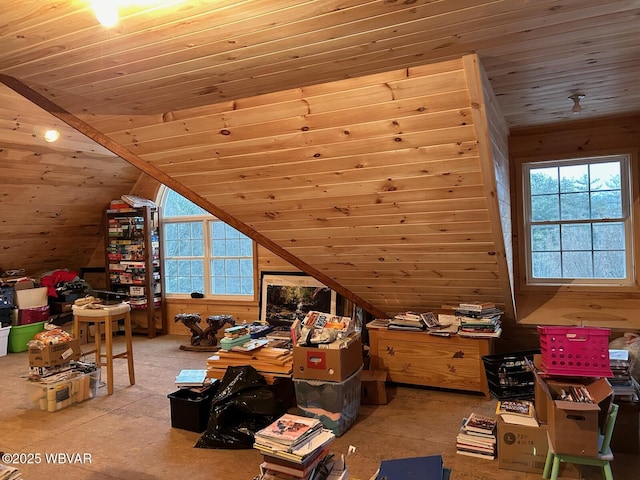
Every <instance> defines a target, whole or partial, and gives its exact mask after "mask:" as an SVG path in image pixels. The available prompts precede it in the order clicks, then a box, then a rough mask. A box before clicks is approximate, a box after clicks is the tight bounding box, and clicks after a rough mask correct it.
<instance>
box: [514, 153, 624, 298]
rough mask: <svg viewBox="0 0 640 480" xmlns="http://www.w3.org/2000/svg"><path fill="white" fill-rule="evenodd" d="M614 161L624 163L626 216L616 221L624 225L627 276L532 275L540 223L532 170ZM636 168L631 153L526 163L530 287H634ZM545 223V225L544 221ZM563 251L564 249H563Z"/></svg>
mask: <svg viewBox="0 0 640 480" xmlns="http://www.w3.org/2000/svg"><path fill="white" fill-rule="evenodd" d="M611 161H619V162H620V189H621V201H622V217H621V218H620V219H616V221H621V222H622V223H623V224H624V235H625V268H626V277H625V278H619V279H618V278H616V279H605V278H534V277H533V275H532V271H533V267H532V251H531V250H532V245H531V226H532V225H535V224H539V223H538V222H533V221H532V220H531V188H530V187H531V186H530V171H531V170H534V169H539V168H545V167H559V166H570V165H583V164H591V163H604V162H611ZM631 168H632V165H631V155H629V154H613V155H598V156H582V157H576V158H564V159H556V160H544V161H530V162H525V163H523V164H522V178H521V182H522V183H521V185H522V195H523V197H522V206H523V219H524V220H523V227H524V235H523V236H524V256H525V268H526V275H525V277H526V284H527V286H562V285H571V286H583V285H584V286H594V285H598V286H612V287H619V286H625V287H627V286H631V285H634V283H635V268H634V258H635V256H634V234H633V232H634V225H633V215H632V210H633V205H632V194H631V193H632V191H633V190H632V180H631V175H632V170H631ZM591 222H592V220H591V219H589V220H584V221H561V220H558V221H557V222H556V221H554V222H550V223H551V224H580V223H591ZM541 223H544V222H541ZM561 251H562V250H561Z"/></svg>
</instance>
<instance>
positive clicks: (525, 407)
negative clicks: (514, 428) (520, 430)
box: [496, 399, 538, 427]
mask: <svg viewBox="0 0 640 480" xmlns="http://www.w3.org/2000/svg"><path fill="white" fill-rule="evenodd" d="M496 414H497V415H499V416H500V418H501V419H502V421H503V422H505V423H512V424H516V425H529V426H531V427H537V426H538V420H536V413H535V408H534V405H533V402H531V401H530V400H520V399H513V400H499V401H498V404H497V405H496Z"/></svg>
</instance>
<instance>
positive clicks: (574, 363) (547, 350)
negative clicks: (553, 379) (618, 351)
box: [538, 326, 613, 377]
mask: <svg viewBox="0 0 640 480" xmlns="http://www.w3.org/2000/svg"><path fill="white" fill-rule="evenodd" d="M538 332H539V333H540V353H541V362H540V366H541V368H542V370H543V371H544V372H546V373H547V374H548V375H560V376H571V377H613V373H612V372H611V364H610V362H609V335H610V334H611V330H609V329H608V328H595V327H553V326H538Z"/></svg>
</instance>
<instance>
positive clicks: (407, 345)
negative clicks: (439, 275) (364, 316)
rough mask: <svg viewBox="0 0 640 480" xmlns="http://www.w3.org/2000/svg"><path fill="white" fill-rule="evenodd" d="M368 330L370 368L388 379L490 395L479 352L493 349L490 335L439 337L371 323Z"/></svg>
mask: <svg viewBox="0 0 640 480" xmlns="http://www.w3.org/2000/svg"><path fill="white" fill-rule="evenodd" d="M367 330H368V333H369V346H370V353H369V354H370V357H371V369H372V370H386V371H387V372H388V375H387V380H388V381H391V382H396V383H407V384H411V385H422V386H428V387H439V388H450V389H454V390H466V391H470V392H481V393H483V394H484V396H485V398H490V394H489V387H488V385H487V377H486V374H485V371H484V363H483V361H482V356H483V355H490V354H491V353H493V339H475V338H464V337H459V336H458V335H452V336H450V337H439V336H436V335H429V334H428V333H426V332H406V331H401V330H388V329H387V328H386V327H381V326H371V325H367Z"/></svg>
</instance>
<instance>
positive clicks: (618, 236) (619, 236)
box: [593, 223, 625, 250]
mask: <svg viewBox="0 0 640 480" xmlns="http://www.w3.org/2000/svg"><path fill="white" fill-rule="evenodd" d="M593 248H594V249H595V250H624V248H625V242H624V224H623V223H594V224H593Z"/></svg>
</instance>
